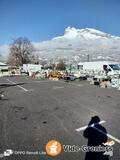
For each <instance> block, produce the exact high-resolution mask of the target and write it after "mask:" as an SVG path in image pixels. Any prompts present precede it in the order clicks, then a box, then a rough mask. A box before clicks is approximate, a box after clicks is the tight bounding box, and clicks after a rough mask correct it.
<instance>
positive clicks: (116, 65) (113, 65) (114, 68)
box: [109, 64, 120, 70]
mask: <svg viewBox="0 0 120 160" xmlns="http://www.w3.org/2000/svg"><path fill="white" fill-rule="evenodd" d="M109 66H110V67H111V68H112V69H113V70H120V67H119V65H118V64H110V65H109Z"/></svg>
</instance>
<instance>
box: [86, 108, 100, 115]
mask: <svg viewBox="0 0 120 160" xmlns="http://www.w3.org/2000/svg"><path fill="white" fill-rule="evenodd" d="M88 110H89V111H91V112H94V113H95V114H98V113H99V112H97V111H95V110H94V109H91V108H88Z"/></svg>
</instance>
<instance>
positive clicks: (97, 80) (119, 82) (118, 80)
mask: <svg viewBox="0 0 120 160" xmlns="http://www.w3.org/2000/svg"><path fill="white" fill-rule="evenodd" d="M90 84H94V85H97V86H99V87H101V88H111V87H113V88H117V89H120V77H119V76H111V77H109V76H104V77H101V76H95V77H94V78H91V79H90Z"/></svg>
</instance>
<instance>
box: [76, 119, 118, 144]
mask: <svg viewBox="0 0 120 160" xmlns="http://www.w3.org/2000/svg"><path fill="white" fill-rule="evenodd" d="M105 122H106V121H104V120H103V121H100V122H99V124H102V123H105ZM95 125H96V124H95V123H94V124H92V125H90V126H89V127H93V128H94V129H96V130H97V131H99V132H100V133H102V134H104V135H107V137H109V138H111V139H112V140H114V141H116V142H118V143H119V144H120V139H118V138H116V137H114V136H112V135H111V134H109V133H105V132H103V131H102V130H100V129H98V128H97V127H95ZM87 127H88V125H86V126H83V127H80V128H78V129H76V131H77V132H80V131H83V130H85V129H86V128H87Z"/></svg>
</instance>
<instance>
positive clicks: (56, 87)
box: [53, 86, 64, 89]
mask: <svg viewBox="0 0 120 160" xmlns="http://www.w3.org/2000/svg"><path fill="white" fill-rule="evenodd" d="M62 88H64V87H63V86H54V87H53V89H62Z"/></svg>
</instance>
